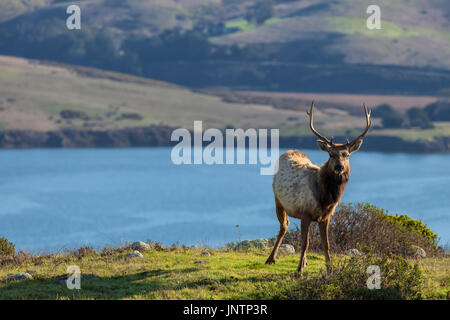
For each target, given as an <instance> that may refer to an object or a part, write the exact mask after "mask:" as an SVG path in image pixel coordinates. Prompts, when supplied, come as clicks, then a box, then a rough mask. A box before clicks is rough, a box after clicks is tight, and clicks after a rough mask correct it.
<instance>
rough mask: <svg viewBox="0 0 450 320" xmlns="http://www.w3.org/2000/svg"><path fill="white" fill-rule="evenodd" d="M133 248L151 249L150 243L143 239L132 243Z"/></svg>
mask: <svg viewBox="0 0 450 320" xmlns="http://www.w3.org/2000/svg"><path fill="white" fill-rule="evenodd" d="M131 249H133V250H148V249H150V245H149V244H148V243H145V242H143V241H136V242H133V243H132V244H131Z"/></svg>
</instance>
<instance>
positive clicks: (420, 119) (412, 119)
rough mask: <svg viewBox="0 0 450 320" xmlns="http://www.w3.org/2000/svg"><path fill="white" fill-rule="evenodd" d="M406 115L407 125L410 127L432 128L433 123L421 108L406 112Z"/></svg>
mask: <svg viewBox="0 0 450 320" xmlns="http://www.w3.org/2000/svg"><path fill="white" fill-rule="evenodd" d="M406 115H407V117H408V124H409V125H410V126H411V127H420V128H421V129H431V128H434V125H433V123H432V122H431V120H430V118H429V117H428V115H427V113H426V112H425V110H424V109H422V108H418V107H413V108H411V109H409V110H408V111H407V112H406Z"/></svg>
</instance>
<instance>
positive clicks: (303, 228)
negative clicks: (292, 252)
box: [297, 216, 311, 273]
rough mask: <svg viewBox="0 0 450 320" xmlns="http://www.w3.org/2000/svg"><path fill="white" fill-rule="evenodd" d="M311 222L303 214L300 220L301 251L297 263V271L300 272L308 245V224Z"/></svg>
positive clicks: (304, 261) (304, 262)
mask: <svg viewBox="0 0 450 320" xmlns="http://www.w3.org/2000/svg"><path fill="white" fill-rule="evenodd" d="M310 224H311V218H310V217H308V216H305V217H303V218H302V222H301V237H302V243H301V252H300V263H299V264H298V268H297V272H300V273H301V272H302V271H303V267H304V266H305V264H306V250H308V245H309V226H310Z"/></svg>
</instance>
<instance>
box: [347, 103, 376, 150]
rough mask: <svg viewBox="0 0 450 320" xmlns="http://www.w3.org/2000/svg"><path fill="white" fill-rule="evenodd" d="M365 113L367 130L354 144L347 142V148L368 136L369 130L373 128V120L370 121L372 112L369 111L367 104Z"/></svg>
mask: <svg viewBox="0 0 450 320" xmlns="http://www.w3.org/2000/svg"><path fill="white" fill-rule="evenodd" d="M364 112H365V114H366V129H365V130H364V132H363V133H362V134H361V135H360V136H359V137H358V138H356V139H354V140H353V141H352V142H348V141H347V146H351V145H353V144H354V143H355V142H356V141H358V140H360V139H362V138H363V137H364V136H365V135H366V134H367V132H369V129H370V127H371V126H372V120H370V113H371V110H367V108H366V104H365V103H364Z"/></svg>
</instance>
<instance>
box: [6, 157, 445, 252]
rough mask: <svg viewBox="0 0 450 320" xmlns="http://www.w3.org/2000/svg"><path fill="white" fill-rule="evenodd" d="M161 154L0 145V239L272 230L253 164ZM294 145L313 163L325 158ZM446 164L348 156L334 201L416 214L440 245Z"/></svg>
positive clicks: (267, 200) (100, 239) (191, 240)
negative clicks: (343, 184) (182, 161)
mask: <svg viewBox="0 0 450 320" xmlns="http://www.w3.org/2000/svg"><path fill="white" fill-rule="evenodd" d="M170 151H171V149H169V148H146V149H81V150H79V149H78V150H77V149H73V150H67V149H66V150H61V149H59V150H42V149H41V150H1V151H0V236H4V237H7V238H8V239H9V240H10V241H12V242H14V243H15V244H16V248H17V249H21V250H29V251H31V252H45V251H59V250H62V249H64V248H73V247H77V246H80V245H94V246H97V247H102V246H109V245H119V244H121V243H124V242H127V241H135V240H143V241H145V240H147V239H150V240H155V241H159V242H161V243H163V244H165V245H170V244H172V243H175V242H179V243H184V244H189V245H209V246H220V245H224V244H225V243H227V242H230V241H236V240H238V239H239V237H241V238H242V239H246V238H249V239H251V238H262V237H270V236H274V235H276V233H277V232H278V228H279V226H278V222H277V219H276V216H275V210H274V201H273V194H272V187H271V183H272V177H271V176H261V175H260V171H259V167H258V166H256V165H213V166H208V165H181V166H176V165H174V164H172V162H171V160H170ZM303 151H305V152H306V153H307V154H308V156H309V157H310V158H311V160H312V161H313V162H316V163H322V162H324V161H326V159H327V155H326V154H325V153H324V152H321V151H311V150H303ZM449 163H450V155H406V154H382V153H363V152H359V153H355V154H354V155H352V157H351V164H352V171H351V177H350V182H349V185H348V187H347V190H346V193H345V196H344V199H343V201H345V202H358V201H360V202H366V201H369V202H371V203H373V204H375V205H377V206H380V207H384V208H387V209H389V211H390V212H391V213H397V212H398V213H405V214H408V215H409V216H411V217H414V218H416V219H419V218H421V219H422V220H423V221H424V222H425V223H426V224H428V225H429V226H430V227H431V228H432V229H433V230H434V231H435V232H437V233H438V234H439V236H440V237H441V243H442V244H446V243H448V242H449V241H450V231H449V230H450V228H449V227H450V196H449V195H450V194H449V190H450V168H449V167H448V164H449ZM237 224H238V225H239V226H240V227H239V231H238V230H237V228H236V225H237ZM294 224H298V220H295V219H294V220H292V223H291V227H292V226H293V225H294ZM374 232H376V230H374Z"/></svg>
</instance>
